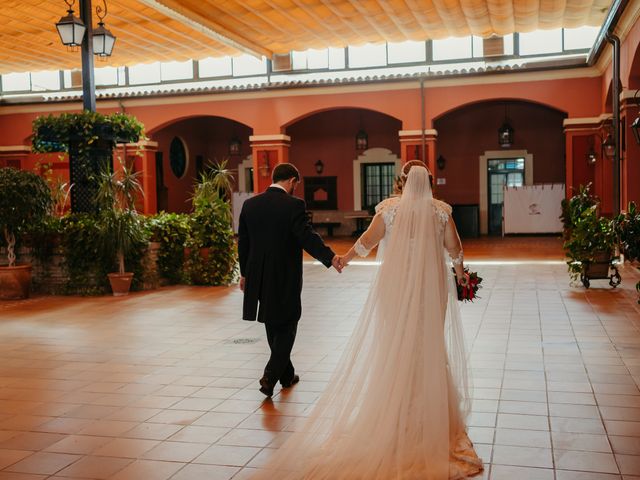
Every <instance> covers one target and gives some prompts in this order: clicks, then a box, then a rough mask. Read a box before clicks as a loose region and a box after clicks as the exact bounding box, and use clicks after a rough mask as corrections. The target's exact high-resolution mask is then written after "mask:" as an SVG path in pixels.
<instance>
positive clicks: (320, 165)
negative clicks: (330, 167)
mask: <svg viewBox="0 0 640 480" xmlns="http://www.w3.org/2000/svg"><path fill="white" fill-rule="evenodd" d="M314 166H315V167H316V173H317V174H318V175H322V172H323V171H324V163H322V160H318V161H317V162H316V163H314Z"/></svg>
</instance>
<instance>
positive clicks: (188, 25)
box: [0, 0, 611, 74]
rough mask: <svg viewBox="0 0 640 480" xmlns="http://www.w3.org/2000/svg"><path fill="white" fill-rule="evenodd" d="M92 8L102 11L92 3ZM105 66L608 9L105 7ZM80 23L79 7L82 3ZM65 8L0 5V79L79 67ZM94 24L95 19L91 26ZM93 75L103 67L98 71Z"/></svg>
mask: <svg viewBox="0 0 640 480" xmlns="http://www.w3.org/2000/svg"><path fill="white" fill-rule="evenodd" d="M93 3H94V7H95V5H97V4H101V3H102V2H101V1H100V0H93ZM107 3H108V11H109V14H108V16H107V17H106V19H105V23H106V27H107V28H108V29H109V30H111V31H112V32H113V34H114V35H115V36H116V37H117V41H116V45H115V48H114V54H113V56H112V57H111V58H110V59H109V61H108V63H106V64H105V65H110V66H120V65H131V64H138V63H149V62H155V61H163V62H167V61H183V60H188V59H200V58H205V57H218V56H224V55H238V54H242V53H250V54H253V55H257V56H260V55H265V56H267V57H271V56H272V55H273V54H275V53H286V52H289V51H290V50H306V49H308V48H326V47H344V46H346V45H358V44H363V43H367V42H375V43H380V42H385V41H388V42H402V41H405V40H426V39H438V38H446V37H451V36H466V35H471V34H472V35H478V36H482V37H487V36H490V35H494V34H495V35H506V34H510V33H513V32H528V31H533V30H538V29H552V28H559V27H566V28H574V27H581V26H584V25H593V26H598V25H600V24H601V23H602V22H603V20H604V16H605V14H606V11H607V9H608V8H609V5H610V4H611V1H610V0H542V1H540V0H389V1H384V0H107ZM75 10H76V15H78V6H77V4H76V8H75ZM65 11H66V4H65V3H64V2H63V1H62V0H46V1H42V0H6V1H5V2H3V3H2V4H1V6H0V74H2V73H9V72H24V71H39V70H57V69H67V68H71V69H73V68H80V55H79V54H78V53H71V52H67V51H66V50H65V48H64V47H63V46H62V45H61V43H60V40H59V38H58V34H57V32H56V29H55V23H56V22H57V21H58V20H59V18H60V17H61V16H63V15H65V14H66V13H65ZM96 23H97V19H95V20H94V25H95V24H96ZM96 65H97V66H100V65H102V64H101V63H97V64H96Z"/></svg>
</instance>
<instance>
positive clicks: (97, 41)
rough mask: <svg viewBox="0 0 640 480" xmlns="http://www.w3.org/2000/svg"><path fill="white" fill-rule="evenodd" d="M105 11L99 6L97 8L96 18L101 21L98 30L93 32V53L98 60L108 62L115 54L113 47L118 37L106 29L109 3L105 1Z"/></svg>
mask: <svg viewBox="0 0 640 480" xmlns="http://www.w3.org/2000/svg"><path fill="white" fill-rule="evenodd" d="M102 3H103V4H104V9H103V8H102V7H100V5H98V6H97V7H96V16H97V17H98V18H99V19H100V21H99V22H98V28H96V29H95V30H94V31H93V53H94V54H95V55H97V56H98V58H100V59H103V60H106V59H107V57H110V56H111V52H113V45H114V44H115V43H116V37H114V36H113V34H112V33H111V32H110V31H109V30H107V29H106V28H105V27H104V17H106V16H107V2H106V0H103V1H102Z"/></svg>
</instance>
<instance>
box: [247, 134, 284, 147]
mask: <svg viewBox="0 0 640 480" xmlns="http://www.w3.org/2000/svg"><path fill="white" fill-rule="evenodd" d="M249 141H250V142H251V146H252V147H288V146H289V145H291V137H290V136H289V135H284V134H282V133H278V134H274V135H251V136H250V137H249Z"/></svg>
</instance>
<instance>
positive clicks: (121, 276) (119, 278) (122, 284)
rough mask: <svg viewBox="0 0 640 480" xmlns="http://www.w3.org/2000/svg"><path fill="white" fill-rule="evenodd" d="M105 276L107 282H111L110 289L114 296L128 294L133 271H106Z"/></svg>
mask: <svg viewBox="0 0 640 480" xmlns="http://www.w3.org/2000/svg"><path fill="white" fill-rule="evenodd" d="M107 277H109V283H110V284H111V291H112V292H113V296H114V297H122V296H124V295H129V289H130V288H131V281H132V280H133V272H125V273H108V274H107Z"/></svg>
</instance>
